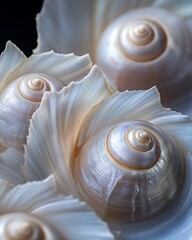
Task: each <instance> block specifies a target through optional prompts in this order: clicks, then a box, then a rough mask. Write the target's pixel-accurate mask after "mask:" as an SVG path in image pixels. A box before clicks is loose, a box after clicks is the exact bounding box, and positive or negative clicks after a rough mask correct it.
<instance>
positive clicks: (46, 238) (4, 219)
mask: <svg viewBox="0 0 192 240" xmlns="http://www.w3.org/2000/svg"><path fill="white" fill-rule="evenodd" d="M0 222H1V223H0V229H1V231H0V238H1V240H53V239H55V240H59V239H60V238H59V237H58V235H57V234H56V233H55V231H54V230H53V229H51V227H50V226H49V225H48V224H47V223H45V222H43V221H42V220H40V219H38V218H37V217H35V216H33V215H31V214H24V213H12V214H7V215H2V216H1V217H0Z"/></svg>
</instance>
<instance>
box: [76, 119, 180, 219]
mask: <svg viewBox="0 0 192 240" xmlns="http://www.w3.org/2000/svg"><path fill="white" fill-rule="evenodd" d="M173 159H174V161H173ZM184 159H185V157H184V155H183V152H182V149H180V146H179V145H178V144H177V143H176V142H175V141H174V139H171V137H170V136H169V135H167V134H166V132H164V131H163V130H161V129H160V128H158V127H156V126H154V125H153V124H149V123H147V122H144V121H131V122H122V123H119V124H117V125H116V126H112V127H109V128H105V129H103V130H101V131H100V132H99V133H98V134H96V135H94V136H93V137H92V138H90V139H89V140H88V141H87V142H86V143H85V144H84V146H83V147H82V149H81V151H80V154H79V156H78V158H77V161H76V164H74V165H75V169H74V172H75V173H74V178H75V179H76V183H77V186H78V187H79V188H80V192H81V194H82V196H83V198H84V199H85V200H86V201H87V202H89V204H90V205H91V206H92V207H93V208H94V209H95V210H96V212H98V213H99V214H100V215H101V216H102V217H104V218H107V219H114V221H117V219H120V220H121V221H122V220H123V221H135V220H144V219H146V218H148V217H151V216H152V215H155V214H157V213H158V212H160V211H161V210H162V209H164V208H165V206H167V205H168V203H170V202H171V200H173V198H174V197H175V195H176V193H177V192H178V191H179V190H180V185H181V183H182V181H183V177H184V172H185V170H184V167H185V161H184Z"/></svg>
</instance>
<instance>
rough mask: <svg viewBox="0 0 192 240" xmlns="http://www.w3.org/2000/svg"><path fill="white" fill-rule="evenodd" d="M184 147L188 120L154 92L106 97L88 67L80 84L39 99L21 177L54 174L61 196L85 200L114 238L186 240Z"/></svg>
mask: <svg viewBox="0 0 192 240" xmlns="http://www.w3.org/2000/svg"><path fill="white" fill-rule="evenodd" d="M93 89H94V91H93ZM47 112H49V114H50V116H52V118H51V120H50V121H49V122H48V123H47V124H46V125H45V124H43V122H46V119H47V118H46V116H47ZM55 113H57V114H55ZM55 116H57V117H55ZM37 123H38V124H37ZM49 136H51V138H50V137H49ZM191 140H192V122H191V119H190V118H188V117H187V116H184V115H182V114H180V113H177V112H174V111H171V110H170V109H165V108H163V107H162V106H161V104H160V98H159V93H158V91H157V89H156V88H155V87H153V88H151V89H149V90H147V91H146V90H140V91H126V92H115V93H112V92H111V91H110V89H109V88H108V85H107V83H106V81H105V78H104V76H103V75H102V74H101V73H100V71H99V69H98V68H97V67H96V66H95V67H93V69H92V70H91V72H90V73H89V75H88V76H87V77H86V78H85V79H83V80H82V81H81V82H78V83H76V84H71V85H70V86H69V87H67V88H65V87H64V88H63V89H62V91H61V92H59V93H58V94H57V95H55V94H53V93H51V92H50V93H46V94H45V98H44V101H43V102H42V104H41V106H40V108H39V109H38V110H37V111H36V112H35V114H34V116H33V119H32V121H31V126H30V129H29V137H28V140H27V144H26V148H25V154H24V158H25V163H24V167H23V169H24V175H25V178H26V179H28V180H30V181H31V180H34V179H36V180H38V179H42V178H43V177H46V176H48V175H49V174H54V175H55V176H56V179H57V186H58V187H59V189H60V191H61V192H62V193H64V194H72V195H74V196H76V197H79V198H81V199H84V200H86V201H87V202H88V203H89V204H90V205H91V206H92V207H93V209H94V210H95V211H96V212H97V213H98V214H99V215H100V216H101V217H103V218H104V219H106V220H107V221H108V222H109V223H110V226H111V228H112V230H113V231H116V230H117V231H120V232H121V233H122V234H121V235H122V236H123V237H122V239H128V237H129V236H131V238H132V239H141V237H142V238H146V239H156V236H160V237H159V238H158V239H160V240H164V239H166V238H167V239H173V238H171V237H173V236H174V235H175V234H177V235H178V236H182V234H183V236H185V237H186V236H188V234H189V233H190V231H189V228H190V226H191V220H190V219H191V213H192V212H191V210H188V211H187V210H186V209H189V208H190V207H189V206H190V205H191V199H192V198H191V196H192V191H191V184H190V182H188V179H191V175H190V173H191V169H192V161H191V157H188V154H189V151H190V150H191ZM183 203H184V206H183ZM167 213H168V214H167ZM138 220H139V221H138ZM127 222H129V223H127ZM177 222H178V227H177V228H175V227H173V226H175V225H176V223H177ZM179 229H182V232H181V233H182V234H181V233H180V232H179Z"/></svg>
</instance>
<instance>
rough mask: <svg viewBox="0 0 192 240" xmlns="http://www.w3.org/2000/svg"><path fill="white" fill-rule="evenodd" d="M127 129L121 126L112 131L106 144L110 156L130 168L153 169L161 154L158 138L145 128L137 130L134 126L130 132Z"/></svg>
mask: <svg viewBox="0 0 192 240" xmlns="http://www.w3.org/2000/svg"><path fill="white" fill-rule="evenodd" d="M126 128H127V125H124V124H119V125H117V126H116V127H114V128H113V129H112V130H111V131H110V133H109V135H108V138H107V142H106V145H107V148H108V150H109V154H110V155H111V156H112V157H113V159H115V160H116V161H117V162H118V163H120V164H122V165H123V166H125V167H128V168H132V169H144V168H149V167H152V166H153V165H154V164H155V163H156V162H157V161H158V159H159V156H160V153H161V148H160V145H159V142H158V140H157V138H156V137H155V135H154V134H153V133H151V132H149V131H148V130H146V129H145V128H135V126H134V125H133V129H130V130H129V131H126ZM122 132H124V134H122ZM117 139H118V141H117Z"/></svg>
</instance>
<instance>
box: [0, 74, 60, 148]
mask: <svg viewBox="0 0 192 240" xmlns="http://www.w3.org/2000/svg"><path fill="white" fill-rule="evenodd" d="M62 87H63V83H62V82H60V81H58V80H57V79H55V78H53V77H52V76H49V75H46V74H42V73H33V74H26V75H23V76H21V77H19V78H17V79H15V80H14V81H12V82H11V83H9V84H8V85H7V86H6V87H5V88H4V90H3V91H2V93H1V95H0V109H1V116H0V122H1V127H2V128H1V136H0V145H1V148H2V149H6V147H8V146H11V147H13V148H16V149H18V150H22V149H23V144H24V143H25V141H26V136H27V133H28V126H29V121H30V119H31V116H32V115H33V113H34V112H35V111H36V109H37V108H38V107H39V105H40V103H41V99H42V97H43V94H44V92H46V91H59V90H61V88H62Z"/></svg>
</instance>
